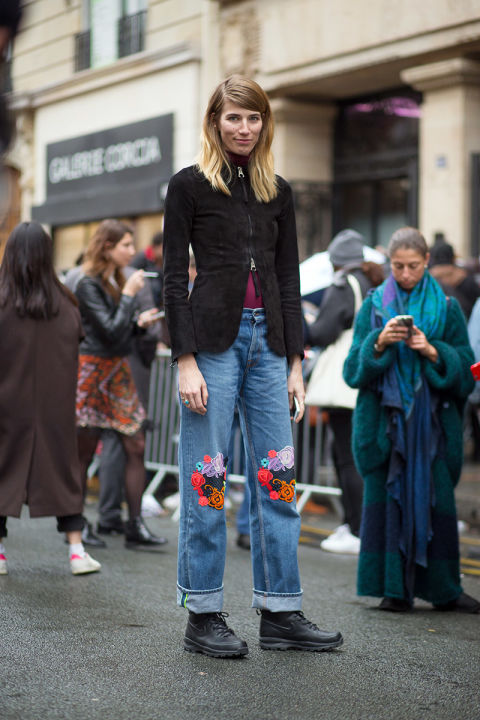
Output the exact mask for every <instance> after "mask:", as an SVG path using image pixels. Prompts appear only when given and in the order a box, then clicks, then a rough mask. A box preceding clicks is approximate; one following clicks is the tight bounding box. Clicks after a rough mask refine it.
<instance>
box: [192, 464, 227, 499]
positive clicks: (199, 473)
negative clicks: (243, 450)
mask: <svg viewBox="0 0 480 720" xmlns="http://www.w3.org/2000/svg"><path fill="white" fill-rule="evenodd" d="M227 460H228V458H225V459H224V458H223V454H222V453H217V454H216V455H215V457H214V458H213V459H212V458H211V456H210V455H204V456H203V461H202V460H200V461H199V462H197V463H196V465H195V468H196V470H195V472H193V473H192V477H191V483H192V485H193V487H194V488H195V490H196V491H197V492H198V495H199V497H198V504H199V505H202V506H204V507H205V506H207V505H210V507H213V508H215V509H216V510H221V509H222V508H223V502H224V499H225V481H226V474H227V468H226V465H227ZM207 478H208V482H207Z"/></svg>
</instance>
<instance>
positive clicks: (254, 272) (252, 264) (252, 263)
mask: <svg viewBox="0 0 480 720" xmlns="http://www.w3.org/2000/svg"><path fill="white" fill-rule="evenodd" d="M250 272H251V273H252V279H253V287H254V288H255V297H260V295H261V293H260V286H259V284H258V278H257V266H256V265H255V260H254V259H253V257H250Z"/></svg>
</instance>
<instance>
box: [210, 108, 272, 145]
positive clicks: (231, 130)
mask: <svg viewBox="0 0 480 720" xmlns="http://www.w3.org/2000/svg"><path fill="white" fill-rule="evenodd" d="M216 125H217V128H218V131H219V133H220V137H221V139H222V143H223V147H224V148H225V150H228V151H229V152H231V153H235V154H236V155H249V154H250V153H251V152H252V150H253V148H254V147H255V145H256V144H257V142H258V138H259V137H260V133H261V130H262V125H263V120H262V114H261V113H259V112H256V111H255V110H246V109H245V108H242V107H240V105H236V104H235V103H233V102H232V101H231V100H225V102H224V103H223V108H222V112H221V113H220V117H219V118H218V119H217V123H216Z"/></svg>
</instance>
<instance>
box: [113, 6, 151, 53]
mask: <svg viewBox="0 0 480 720" xmlns="http://www.w3.org/2000/svg"><path fill="white" fill-rule="evenodd" d="M146 18H147V11H146V10H142V11H141V12H138V13H135V15H124V17H122V18H120V20H119V21H118V57H126V56H127V55H133V53H137V52H141V51H142V50H143V49H144V47H145V25H146Z"/></svg>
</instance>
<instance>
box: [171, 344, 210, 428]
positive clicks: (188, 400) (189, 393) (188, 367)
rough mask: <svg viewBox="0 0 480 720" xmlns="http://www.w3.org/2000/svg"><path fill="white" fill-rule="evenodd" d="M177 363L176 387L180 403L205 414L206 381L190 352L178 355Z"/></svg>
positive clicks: (206, 398) (193, 410)
mask: <svg viewBox="0 0 480 720" xmlns="http://www.w3.org/2000/svg"><path fill="white" fill-rule="evenodd" d="M177 363H178V389H179V392H180V398H181V400H182V403H183V404H184V405H185V406H186V407H188V409H189V410H191V411H192V412H195V413H198V414H199V415H205V413H206V412H207V400H208V390H207V383H206V382H205V379H204V377H203V375H202V373H201V372H200V370H199V369H198V365H197V361H196V360H195V356H194V355H193V354H192V353H187V354H186V355H180V357H179V358H178V360H177Z"/></svg>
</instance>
